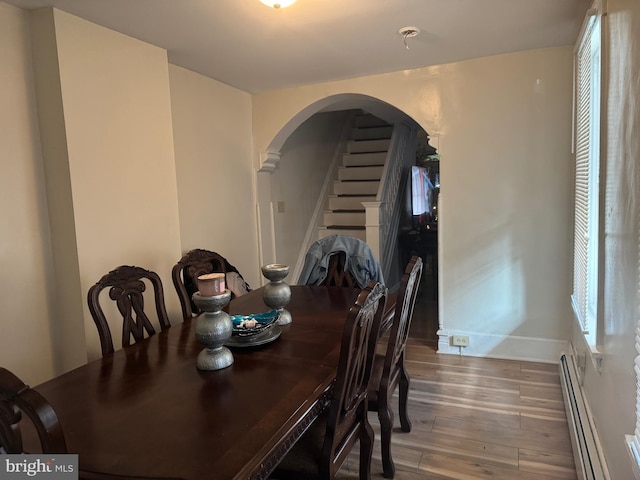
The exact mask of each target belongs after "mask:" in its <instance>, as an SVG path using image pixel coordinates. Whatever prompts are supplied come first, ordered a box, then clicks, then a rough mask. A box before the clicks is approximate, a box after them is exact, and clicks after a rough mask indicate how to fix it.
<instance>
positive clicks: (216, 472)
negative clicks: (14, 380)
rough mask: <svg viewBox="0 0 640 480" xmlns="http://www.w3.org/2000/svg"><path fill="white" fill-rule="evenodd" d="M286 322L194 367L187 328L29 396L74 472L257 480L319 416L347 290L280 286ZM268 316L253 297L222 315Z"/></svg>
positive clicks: (257, 294)
mask: <svg viewBox="0 0 640 480" xmlns="http://www.w3.org/2000/svg"><path fill="white" fill-rule="evenodd" d="M291 290H292V296H291V301H290V303H289V304H288V305H287V307H286V308H287V309H288V310H289V311H290V312H291V314H292V316H293V323H292V324H290V325H286V326H283V327H281V328H282V334H281V336H280V338H278V339H277V340H276V341H274V342H273V343H270V344H267V345H263V346H261V347H256V348H252V349H233V350H232V351H233V353H234V363H233V365H232V366H230V367H228V368H226V369H224V370H219V371H212V372H207V371H199V370H198V369H196V366H195V365H196V355H197V354H198V352H199V351H200V350H201V349H202V346H201V345H200V344H199V343H198V342H197V340H196V339H195V336H194V323H195V322H194V321H193V320H189V321H186V322H184V323H183V324H179V325H174V326H172V327H171V328H170V329H168V330H166V331H164V332H160V333H158V334H156V335H154V336H153V337H151V338H149V339H147V340H145V341H143V342H140V343H137V344H135V345H132V346H130V347H127V348H124V349H122V350H118V351H116V352H115V353H114V354H113V355H110V356H107V357H105V358H102V359H99V360H96V361H93V362H90V363H88V364H87V365H84V366H82V367H79V368H77V369H75V370H72V371H70V372H68V373H66V374H64V375H62V376H60V377H57V378H54V379H52V380H50V381H48V382H46V383H44V384H41V385H39V386H38V387H36V390H37V391H39V392H40V393H41V394H42V395H43V396H44V397H45V398H46V399H47V400H48V401H49V402H50V403H51V405H52V406H53V408H54V409H55V410H56V413H57V414H58V416H59V418H60V421H61V423H62V427H63V430H64V433H65V437H66V440H67V446H68V450H69V452H70V453H78V455H79V466H80V469H81V470H89V471H98V472H105V473H110V474H118V475H132V476H147V477H153V478H163V477H175V478H183V479H193V480H201V479H204V478H216V479H240V478H242V479H244V478H264V477H263V476H266V474H268V472H269V471H271V469H272V468H273V467H275V465H276V464H277V463H278V461H279V460H280V459H281V458H282V456H283V455H284V454H285V453H286V451H287V449H288V447H290V445H291V444H292V443H293V442H294V441H295V440H296V439H297V437H299V435H301V433H302V431H303V430H304V427H305V426H306V425H308V424H309V422H311V421H312V420H313V419H314V418H315V417H316V416H317V414H318V413H319V412H320V411H321V408H322V404H323V402H326V398H324V395H326V393H325V392H326V391H327V390H328V388H329V387H330V385H331V382H332V381H333V379H334V377H335V372H336V366H337V361H338V355H339V346H340V337H341V334H342V328H343V324H344V321H345V319H346V315H347V312H348V309H349V308H350V307H351V305H353V302H354V301H355V299H356V297H357V295H358V292H359V291H358V290H352V289H343V288H335V287H333V288H332V287H306V286H292V287H291ZM266 310H268V307H266V306H265V305H264V303H263V302H262V290H261V289H258V290H256V291H254V292H251V293H250V294H248V295H244V296H242V297H239V298H237V299H235V300H233V301H232V302H231V304H230V305H229V313H231V314H249V313H259V312H263V311H266Z"/></svg>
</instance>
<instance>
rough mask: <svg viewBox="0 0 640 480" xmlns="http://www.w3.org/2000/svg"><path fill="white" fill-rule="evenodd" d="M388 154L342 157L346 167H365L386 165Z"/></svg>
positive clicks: (361, 154) (358, 154)
mask: <svg viewBox="0 0 640 480" xmlns="http://www.w3.org/2000/svg"><path fill="white" fill-rule="evenodd" d="M386 160H387V152H378V153H345V154H344V155H342V165H344V166H345V167H360V166H365V165H384V162H385V161H386Z"/></svg>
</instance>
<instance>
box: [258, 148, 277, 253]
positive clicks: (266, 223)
mask: <svg viewBox="0 0 640 480" xmlns="http://www.w3.org/2000/svg"><path fill="white" fill-rule="evenodd" d="M279 162H280V152H265V153H262V154H260V170H258V172H257V184H256V188H257V204H256V215H257V217H258V248H259V252H258V255H259V260H260V265H267V264H270V263H275V262H276V237H275V236H276V234H275V217H274V213H273V202H272V200H271V173H272V172H273V171H275V169H276V168H278V163H279Z"/></svg>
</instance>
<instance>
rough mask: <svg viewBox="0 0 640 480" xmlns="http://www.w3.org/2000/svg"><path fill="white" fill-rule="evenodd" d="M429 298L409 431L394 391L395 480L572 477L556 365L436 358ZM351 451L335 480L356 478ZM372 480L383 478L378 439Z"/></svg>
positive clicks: (412, 354)
mask: <svg viewBox="0 0 640 480" xmlns="http://www.w3.org/2000/svg"><path fill="white" fill-rule="evenodd" d="M433 298H434V296H432V295H430V291H429V289H428V288H425V291H423V292H421V295H420V298H419V300H418V304H417V305H416V309H415V312H414V317H413V323H412V326H411V334H410V339H409V342H408V345H407V358H406V365H407V369H408V371H409V375H410V376H411V389H410V395H409V412H410V418H411V421H412V424H413V429H412V431H411V432H410V433H404V432H402V431H401V430H400V428H399V426H398V421H397V418H398V416H397V393H396V403H395V405H396V407H395V408H396V414H395V418H396V426H395V427H394V432H393V436H392V453H393V458H394V461H395V465H396V476H395V478H396V479H397V480H417V479H434V480H435V479H440V480H441V479H460V480H476V479H494V480H495V479H498V480H550V479H555V480H557V479H563V480H565V479H566V480H574V479H577V475H576V471H575V467H574V463H573V455H572V451H571V441H570V438H569V429H568V426H567V421H566V416H565V410H564V404H563V400H562V393H561V390H560V379H559V373H558V372H559V370H558V365H550V364H543V363H532V362H519V361H510V360H495V359H484V358H473V357H460V356H454V355H438V354H436V353H435V352H436V345H437V342H436V334H435V332H436V330H437V327H438V321H437V305H436V303H435V301H434V300H433ZM369 418H370V421H371V424H372V426H373V427H374V430H376V436H377V435H378V433H379V422H378V418H377V415H376V414H375V413H370V417H369ZM376 440H377V439H376ZM357 452H358V450H357V446H356V447H355V448H354V450H353V451H352V453H351V454H350V456H349V457H348V459H347V461H346V462H345V464H344V465H343V467H342V469H341V470H340V472H339V474H338V478H339V479H341V480H347V479H356V478H358V473H357V472H358V456H357ZM372 477H373V478H382V464H381V461H380V445H379V443H378V442H377V441H376V444H375V446H374V459H373V465H372Z"/></svg>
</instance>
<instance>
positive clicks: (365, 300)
mask: <svg viewBox="0 0 640 480" xmlns="http://www.w3.org/2000/svg"><path fill="white" fill-rule="evenodd" d="M386 297H387V288H386V287H385V286H384V285H382V284H381V283H379V282H373V281H372V282H370V283H369V285H367V287H366V288H365V289H363V291H362V292H361V293H360V295H359V296H358V299H357V300H356V302H355V304H354V305H353V307H351V309H350V310H349V313H348V315H347V321H346V323H345V326H344V330H343V334H342V342H341V345H340V359H339V361H338V370H337V373H336V381H335V384H334V388H333V393H332V399H331V404H330V406H329V413H328V417H327V431H326V435H325V439H324V444H323V447H322V461H321V463H320V470H321V473H322V474H323V478H333V477H334V475H335V473H336V472H337V470H338V469H339V468H340V465H341V464H342V462H343V461H344V459H345V457H346V456H347V454H348V453H349V451H350V450H351V447H352V446H353V444H354V443H355V442H356V441H357V440H358V439H359V438H360V435H358V431H359V430H361V429H367V428H368V429H370V428H371V427H370V426H369V423H368V420H367V389H368V386H369V379H370V377H371V365H372V362H373V357H374V354H375V348H376V342H377V337H378V329H379V328H380V323H381V322H382V316H383V313H384V309H385V303H386Z"/></svg>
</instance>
